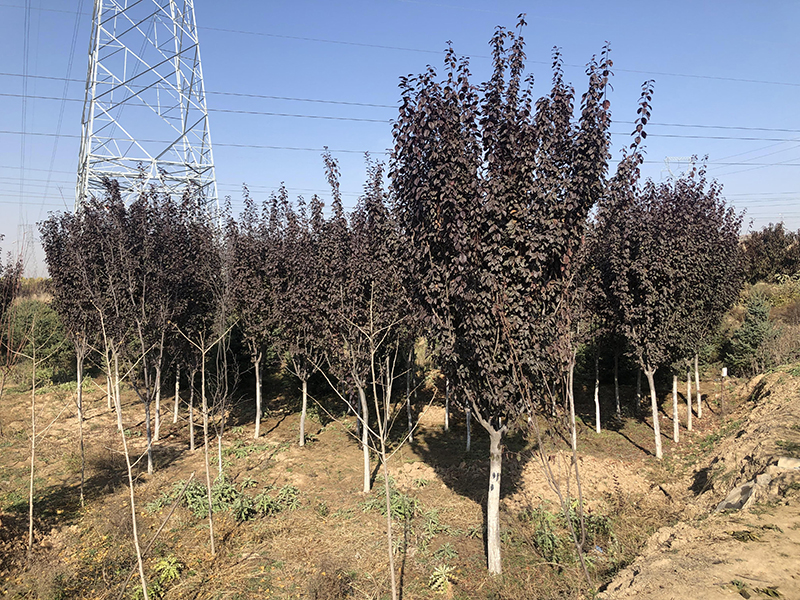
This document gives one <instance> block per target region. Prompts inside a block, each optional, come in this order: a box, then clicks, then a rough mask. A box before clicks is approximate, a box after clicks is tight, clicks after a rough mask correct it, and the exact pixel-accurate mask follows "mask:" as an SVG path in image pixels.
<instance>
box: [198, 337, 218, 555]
mask: <svg viewBox="0 0 800 600" xmlns="http://www.w3.org/2000/svg"><path fill="white" fill-rule="evenodd" d="M200 398H201V402H202V407H203V455H204V457H205V463H206V492H207V493H208V533H209V537H210V540H211V556H215V555H216V554H217V549H216V546H215V545H214V514H213V513H214V507H213V503H212V501H211V466H210V465H209V463H208V402H207V401H206V356H205V353H203V357H202V362H201V363H200ZM220 467H222V465H221V464H220Z"/></svg>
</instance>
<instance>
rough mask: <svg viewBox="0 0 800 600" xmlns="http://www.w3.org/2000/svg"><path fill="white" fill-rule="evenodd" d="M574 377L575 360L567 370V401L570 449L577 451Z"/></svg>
mask: <svg viewBox="0 0 800 600" xmlns="http://www.w3.org/2000/svg"><path fill="white" fill-rule="evenodd" d="M574 377H575V361H574V360H573V361H572V362H570V365H569V369H568V370H567V402H569V422H570V425H571V426H572V451H573V452H577V451H578V426H577V423H576V422H575V388H574V386H573V379H574Z"/></svg>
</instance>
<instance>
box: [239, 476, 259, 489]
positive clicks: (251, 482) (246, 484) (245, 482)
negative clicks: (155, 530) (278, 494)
mask: <svg viewBox="0 0 800 600" xmlns="http://www.w3.org/2000/svg"><path fill="white" fill-rule="evenodd" d="M257 485H258V482H257V481H256V480H255V479H253V478H252V477H245V478H244V479H242V482H241V483H240V484H239V487H240V488H241V489H243V490H245V489H247V488H251V487H256V486H257Z"/></svg>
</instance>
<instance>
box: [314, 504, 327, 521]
mask: <svg viewBox="0 0 800 600" xmlns="http://www.w3.org/2000/svg"><path fill="white" fill-rule="evenodd" d="M314 511H315V512H316V513H317V514H318V515H319V516H320V517H322V518H323V519H324V518H325V517H327V516H328V514H329V513H330V509H329V508H328V503H327V502H325V500H319V501H318V502H317V504H316V506H315V507H314Z"/></svg>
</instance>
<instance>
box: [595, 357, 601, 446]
mask: <svg viewBox="0 0 800 600" xmlns="http://www.w3.org/2000/svg"><path fill="white" fill-rule="evenodd" d="M594 430H595V431H596V432H597V433H600V354H599V352H597V350H595V353H594Z"/></svg>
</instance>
